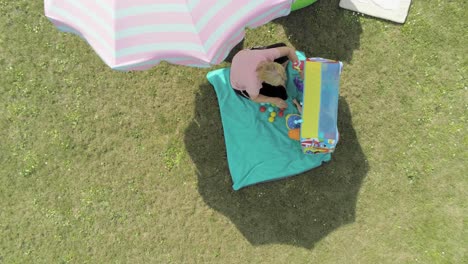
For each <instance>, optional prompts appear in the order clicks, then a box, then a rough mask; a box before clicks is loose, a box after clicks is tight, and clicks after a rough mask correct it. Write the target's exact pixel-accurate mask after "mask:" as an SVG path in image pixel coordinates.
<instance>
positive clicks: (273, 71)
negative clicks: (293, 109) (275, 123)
mask: <svg viewBox="0 0 468 264" xmlns="http://www.w3.org/2000/svg"><path fill="white" fill-rule="evenodd" d="M288 60H291V61H292V62H297V61H298V58H297V55H296V50H295V49H294V48H290V47H287V46H286V44H284V43H279V44H274V45H271V46H267V47H261V48H252V49H244V50H241V51H239V52H238V53H237V54H236V55H235V56H234V58H233V59H232V65H231V76H230V79H231V86H232V87H233V88H234V91H235V92H236V93H237V94H239V95H241V96H243V97H245V98H249V99H251V100H252V101H254V102H257V103H270V104H275V105H276V106H278V107H279V108H286V107H288V104H287V103H286V102H285V100H286V99H287V98H288V95H287V93H286V88H285V86H286V81H287V76H286V70H285V67H286V66H287V62H288Z"/></svg>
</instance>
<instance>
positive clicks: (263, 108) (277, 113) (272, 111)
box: [259, 103, 285, 123]
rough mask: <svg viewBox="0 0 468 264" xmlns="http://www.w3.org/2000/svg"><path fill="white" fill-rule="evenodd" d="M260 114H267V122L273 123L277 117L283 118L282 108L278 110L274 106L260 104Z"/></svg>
mask: <svg viewBox="0 0 468 264" xmlns="http://www.w3.org/2000/svg"><path fill="white" fill-rule="evenodd" d="M259 110H260V112H262V113H263V112H268V113H269V114H268V122H270V123H273V122H274V121H275V119H276V118H277V117H283V116H284V110H285V109H284V108H278V107H277V106H275V105H274V104H269V103H260V108H259Z"/></svg>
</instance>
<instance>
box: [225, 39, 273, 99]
mask: <svg viewBox="0 0 468 264" xmlns="http://www.w3.org/2000/svg"><path fill="white" fill-rule="evenodd" d="M279 57H280V53H279V51H278V49H276V48H272V49H264V50H249V49H244V50H241V51H239V52H238V53H237V54H236V55H235V56H234V58H232V64H231V85H232V87H233V88H234V89H236V90H241V91H242V90H245V91H247V93H249V95H250V96H252V97H257V95H258V93H259V91H260V88H262V81H260V80H259V79H258V77H257V71H256V70H257V67H258V64H259V63H260V62H262V61H274V60H275V59H277V58H279Z"/></svg>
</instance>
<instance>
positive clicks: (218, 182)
mask: <svg viewBox="0 0 468 264" xmlns="http://www.w3.org/2000/svg"><path fill="white" fill-rule="evenodd" d="M217 105H218V104H217V101H216V95H215V92H214V89H213V88H212V87H211V85H209V84H205V85H202V86H201V87H200V93H199V94H198V95H197V97H196V109H195V117H194V121H193V122H192V124H191V125H190V126H189V127H188V129H187V131H186V134H185V145H186V147H187V150H188V152H189V154H190V156H191V158H192V160H193V162H194V163H195V164H196V166H197V169H198V188H199V192H200V194H201V196H202V197H203V199H204V201H205V202H206V203H207V204H208V205H209V206H210V207H212V208H213V209H215V210H217V211H219V212H220V213H222V214H224V215H226V216H227V217H229V219H230V220H231V221H232V223H234V224H235V225H236V227H237V228H238V229H239V230H240V231H241V233H242V234H243V235H244V236H245V238H246V239H247V240H248V241H249V242H250V243H252V244H253V245H264V244H275V243H278V244H289V245H294V246H300V247H304V248H313V246H314V244H315V243H316V242H318V241H319V240H320V239H322V238H323V237H325V236H326V235H327V234H329V233H330V232H332V231H333V230H335V229H337V228H338V227H340V226H342V225H344V224H347V223H352V222H354V219H355V207H356V200H357V196H358V193H359V188H360V186H361V182H362V180H363V179H364V177H365V175H366V173H367V171H368V165H367V163H366V158H365V156H364V154H363V152H362V150H361V147H360V145H359V142H358V141H357V138H356V133H355V131H354V129H353V126H352V121H351V114H350V112H349V107H348V104H347V103H346V101H345V100H344V99H343V98H340V104H339V117H338V118H339V129H340V132H341V141H340V143H339V145H338V148H337V150H336V152H335V153H334V154H333V157H332V160H331V162H330V163H328V164H325V165H323V166H321V167H319V168H316V169H313V170H311V171H308V172H306V173H303V174H300V175H298V176H294V177H290V178H286V179H283V180H279V181H274V182H268V183H262V184H258V185H254V186H250V187H246V188H244V189H241V190H240V191H237V192H236V191H233V189H232V187H231V186H232V181H231V178H230V174H229V170H228V164H227V159H226V148H225V143H224V138H223V128H222V125H221V117H220V114H219V109H218V107H217ZM246 144H250V142H246Z"/></svg>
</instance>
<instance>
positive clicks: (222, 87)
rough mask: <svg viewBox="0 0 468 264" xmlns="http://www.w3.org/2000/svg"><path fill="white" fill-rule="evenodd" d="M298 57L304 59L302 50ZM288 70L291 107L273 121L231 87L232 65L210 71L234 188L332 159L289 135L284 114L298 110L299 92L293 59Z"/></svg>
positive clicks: (315, 165)
mask: <svg viewBox="0 0 468 264" xmlns="http://www.w3.org/2000/svg"><path fill="white" fill-rule="evenodd" d="M298 57H299V59H305V57H304V55H303V54H302V53H300V52H298ZM287 72H288V84H287V91H288V95H289V98H288V100H287V103H288V108H287V109H286V111H285V115H284V117H278V116H277V117H276V119H275V121H274V122H273V123H270V122H269V121H268V117H269V112H268V111H266V112H263V113H262V112H260V111H259V107H260V105H259V104H258V103H254V102H252V101H250V100H248V99H245V98H242V97H240V96H238V95H237V94H236V93H235V92H234V91H233V90H232V87H231V85H230V81H229V73H230V69H229V68H223V69H218V70H215V71H211V72H209V73H208V75H207V78H208V81H209V82H210V83H211V84H212V85H213V87H214V89H215V91H216V95H217V97H218V103H219V109H220V112H221V119H222V123H223V129H224V138H225V142H226V151H227V159H228V166H229V170H230V172H231V177H232V181H233V189H234V190H239V189H240V188H242V187H245V186H249V185H253V184H256V183H260V182H266V181H272V180H278V179H281V178H285V177H288V176H293V175H296V174H300V173H302V172H304V171H307V170H310V169H313V168H315V167H318V166H320V165H321V164H322V162H326V161H329V160H330V159H331V155H330V154H316V155H305V154H303V153H302V150H301V146H300V143H299V141H294V140H292V139H290V138H289V137H288V128H287V127H286V121H285V117H286V115H287V114H291V113H297V109H296V107H295V106H294V104H293V103H292V99H293V98H299V97H298V96H300V95H299V94H298V92H297V90H296V86H295V85H294V82H293V80H294V77H295V76H296V75H297V74H298V73H297V72H296V71H295V70H293V69H292V68H291V63H290V64H289V65H288V71H287ZM301 101H302V100H301Z"/></svg>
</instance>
